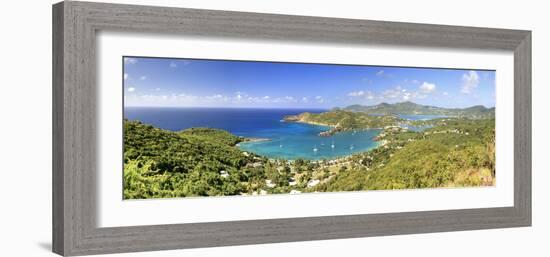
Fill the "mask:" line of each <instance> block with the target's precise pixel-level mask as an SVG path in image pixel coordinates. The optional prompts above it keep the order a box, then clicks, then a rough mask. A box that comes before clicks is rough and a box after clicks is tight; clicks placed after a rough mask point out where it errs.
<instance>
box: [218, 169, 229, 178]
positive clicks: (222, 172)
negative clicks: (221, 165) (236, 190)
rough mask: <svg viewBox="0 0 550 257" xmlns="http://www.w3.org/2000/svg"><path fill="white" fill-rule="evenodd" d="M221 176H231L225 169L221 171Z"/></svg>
mask: <svg viewBox="0 0 550 257" xmlns="http://www.w3.org/2000/svg"><path fill="white" fill-rule="evenodd" d="M220 177H222V178H227V177H229V173H228V172H227V171H225V170H222V171H220Z"/></svg>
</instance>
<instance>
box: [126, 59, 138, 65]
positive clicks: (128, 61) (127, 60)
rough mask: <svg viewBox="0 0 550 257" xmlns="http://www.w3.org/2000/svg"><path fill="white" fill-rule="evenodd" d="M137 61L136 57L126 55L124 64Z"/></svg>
mask: <svg viewBox="0 0 550 257" xmlns="http://www.w3.org/2000/svg"><path fill="white" fill-rule="evenodd" d="M137 62H138V60H137V59H136V58H131V57H124V64H136V63H137Z"/></svg>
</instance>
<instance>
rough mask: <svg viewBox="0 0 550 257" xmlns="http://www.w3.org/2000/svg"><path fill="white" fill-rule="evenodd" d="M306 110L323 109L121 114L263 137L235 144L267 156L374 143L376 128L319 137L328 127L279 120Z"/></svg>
mask: <svg viewBox="0 0 550 257" xmlns="http://www.w3.org/2000/svg"><path fill="white" fill-rule="evenodd" d="M306 111H307V112H313V113H320V112H323V111H326V110H321V109H237V108H142V107H139V108H138V107H126V108H125V109H124V116H125V118H127V119H129V120H139V121H141V122H143V123H147V124H151V125H154V126H155V127H159V128H162V129H167V130H172V131H179V130H183V129H187V128H191V127H209V128H217V129H223V130H226V131H229V132H231V133H232V134H235V135H238V136H244V137H254V138H267V139H270V140H269V141H261V142H246V143H241V144H240V145H239V147H240V148H241V149H242V150H243V151H250V152H254V153H256V154H259V155H262V156H266V157H268V158H284V159H289V160H295V159H298V158H303V159H310V160H319V159H334V158H337V157H341V156H346V155H349V154H352V153H356V152H362V151H367V150H369V149H372V148H374V147H376V146H377V144H378V143H377V142H376V141H374V137H375V136H377V135H378V134H379V133H380V130H377V129H369V130H360V131H356V132H351V131H350V132H343V133H337V134H335V135H333V136H331V137H320V136H318V134H319V132H321V131H326V130H328V127H325V126H316V125H309V124H302V123H294V122H284V121H281V119H282V118H283V117H284V116H285V115H292V114H299V113H302V112H306ZM333 144H334V147H332V145H333ZM315 149H316V150H315Z"/></svg>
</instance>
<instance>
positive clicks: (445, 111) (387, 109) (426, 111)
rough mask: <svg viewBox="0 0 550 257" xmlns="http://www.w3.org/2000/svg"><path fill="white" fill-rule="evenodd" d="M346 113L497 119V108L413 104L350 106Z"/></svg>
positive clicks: (346, 108)
mask: <svg viewBox="0 0 550 257" xmlns="http://www.w3.org/2000/svg"><path fill="white" fill-rule="evenodd" d="M343 110H346V111H352V112H362V113H368V114H379V115H382V114H384V115H388V114H420V115H445V116H452V117H466V118H473V119H490V118H494V117H495V108H494V107H493V108H486V107H485V106H482V105H476V106H472V107H468V108H463V109H459V108H442V107H436V106H429V105H420V104H416V103H413V102H409V101H407V102H401V103H394V104H388V103H381V104H377V105H371V106H365V105H350V106H348V107H345V108H343Z"/></svg>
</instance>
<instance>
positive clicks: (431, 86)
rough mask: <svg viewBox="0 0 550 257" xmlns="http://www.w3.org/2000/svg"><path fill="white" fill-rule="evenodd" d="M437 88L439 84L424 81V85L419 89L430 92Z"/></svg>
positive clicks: (426, 92)
mask: <svg viewBox="0 0 550 257" xmlns="http://www.w3.org/2000/svg"><path fill="white" fill-rule="evenodd" d="M436 88H437V86H436V85H435V84H432V83H428V82H424V83H422V85H421V86H420V88H419V89H420V92H422V93H425V94H429V93H431V92H433V91H435V89H436Z"/></svg>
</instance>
